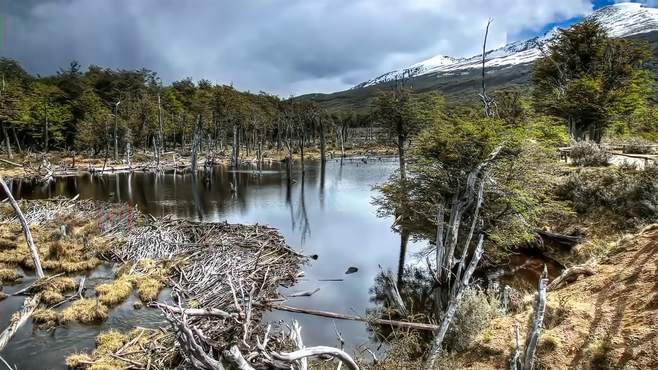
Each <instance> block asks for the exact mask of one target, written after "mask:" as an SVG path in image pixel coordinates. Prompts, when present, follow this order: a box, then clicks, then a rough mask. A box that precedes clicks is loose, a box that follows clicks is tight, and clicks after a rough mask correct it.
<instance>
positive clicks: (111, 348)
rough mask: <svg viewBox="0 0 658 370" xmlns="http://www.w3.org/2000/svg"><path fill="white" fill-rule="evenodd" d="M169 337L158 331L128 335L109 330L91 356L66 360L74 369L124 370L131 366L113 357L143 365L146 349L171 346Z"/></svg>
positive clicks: (102, 336)
mask: <svg viewBox="0 0 658 370" xmlns="http://www.w3.org/2000/svg"><path fill="white" fill-rule="evenodd" d="M169 339H170V338H169V336H168V335H167V334H163V333H162V332H161V331H158V330H151V329H144V328H137V329H134V330H131V331H130V332H127V333H121V332H118V331H116V330H109V331H106V332H103V333H101V334H99V335H98V336H97V337H96V349H95V350H94V351H93V352H92V353H91V354H73V355H70V356H69V357H67V358H66V364H67V366H68V367H69V368H72V369H81V368H85V369H95V370H100V369H124V368H126V366H129V365H131V364H130V363H128V362H125V361H122V360H119V359H118V358H117V357H114V356H113V355H115V354H116V355H120V357H122V358H126V359H129V360H130V361H133V362H136V363H143V361H144V352H143V351H144V348H150V347H152V346H161V345H163V346H168V345H171V344H172V343H170V341H169Z"/></svg>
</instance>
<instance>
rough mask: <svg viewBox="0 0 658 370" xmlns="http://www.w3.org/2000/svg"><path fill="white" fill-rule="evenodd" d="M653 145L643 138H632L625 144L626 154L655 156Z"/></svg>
mask: <svg viewBox="0 0 658 370" xmlns="http://www.w3.org/2000/svg"><path fill="white" fill-rule="evenodd" d="M652 145H653V143H652V142H651V141H649V140H645V139H642V138H632V139H630V140H628V141H627V142H626V143H625V144H624V153H628V154H653V153H654V149H653V146H652Z"/></svg>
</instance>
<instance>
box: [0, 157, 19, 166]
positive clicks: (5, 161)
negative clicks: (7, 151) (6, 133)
mask: <svg viewBox="0 0 658 370" xmlns="http://www.w3.org/2000/svg"><path fill="white" fill-rule="evenodd" d="M0 162H2V163H7V164H10V165H12V166H16V167H23V165H22V164H20V163H16V162H12V161H9V160H6V159H2V158H0Z"/></svg>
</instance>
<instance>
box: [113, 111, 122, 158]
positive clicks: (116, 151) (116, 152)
mask: <svg viewBox="0 0 658 370" xmlns="http://www.w3.org/2000/svg"><path fill="white" fill-rule="evenodd" d="M119 104H121V100H119V101H117V103H116V104H115V105H114V160H115V161H118V160H119V137H118V124H119V122H118V120H119Z"/></svg>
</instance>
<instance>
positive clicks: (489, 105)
mask: <svg viewBox="0 0 658 370" xmlns="http://www.w3.org/2000/svg"><path fill="white" fill-rule="evenodd" d="M491 22H493V20H492V19H489V21H488V22H487V29H486V31H485V32H484V42H483V43H482V91H481V93H480V99H482V104H484V116H485V117H493V116H494V114H495V112H494V109H493V106H494V101H493V99H492V98H491V97H489V96H487V87H486V85H485V83H484V78H485V64H486V61H487V38H488V37H489V26H491Z"/></svg>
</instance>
